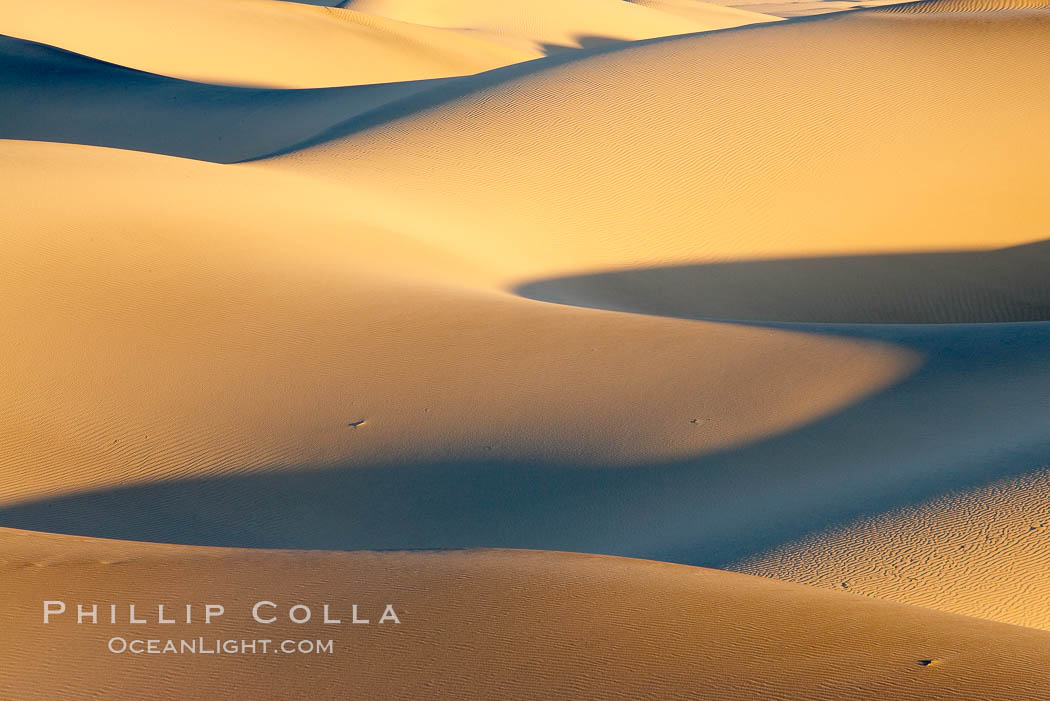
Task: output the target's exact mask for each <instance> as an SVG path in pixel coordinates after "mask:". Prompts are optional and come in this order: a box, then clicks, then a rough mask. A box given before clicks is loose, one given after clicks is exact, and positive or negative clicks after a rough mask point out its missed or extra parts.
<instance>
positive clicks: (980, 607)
mask: <svg viewBox="0 0 1050 701" xmlns="http://www.w3.org/2000/svg"><path fill="white" fill-rule="evenodd" d="M1048 532H1050V471H1048V470H1047V468H1045V467H1044V468H1042V469H1040V470H1036V471H1033V472H1032V473H1030V474H1027V475H1024V476H1022V477H1017V478H1011V479H1005V480H1000V481H998V482H996V483H995V484H992V485H989V486H987V487H984V488H981V489H975V490H969V491H961V492H960V491H956V492H953V493H949V494H945V495H943V496H940V497H938V498H936V499H932V500H928V501H926V502H925V503H922V504H918V505H915V506H911V507H908V508H905V509H899V510H895V511H893V512H890V513H886V514H883V515H881V516H878V517H874V518H869V519H864V520H862V521H859V522H857V523H852V524H848V525H844V526H839V527H836V528H833V529H828V530H826V531H823V532H820V533H816V534H813V535H811V536H809V537H807V538H805V539H803V540H801V541H799V542H796V543H790V544H786V545H784V546H782V547H780V548H777V549H775V550H774V551H772V552H769V553H765V554H763V555H761V556H759V557H755V558H751V559H748V560H746V561H744V562H740V563H736V564H733V565H731V566H730V569H733V570H736V571H740V572H747V573H749V574H756V575H762V576H767V577H776V578H777V579H782V580H787V581H793V582H800V583H803V584H808V585H812V586H818V587H823V588H829V589H844V590H848V591H850V592H852V593H856V594H865V595H867V596H874V597H877V598H879V599H885V600H888V601H899V602H903V603H908V604H916V605H919V606H925V607H927V608H933V609H937V610H940V611H948V612H952V613H960V614H964V615H968V616H976V617H978V618H986V619H989V620H995V621H1002V622H1004V623H1013V624H1016V625H1024V626H1031V627H1033V628H1042V629H1044V630H1050V607H1047V605H1046V602H1047V601H1048V600H1050V582H1048V581H1047V577H1046V572H1047V566H1048V563H1050V547H1048V546H1050V541H1048ZM814 563H820V566H819V567H814Z"/></svg>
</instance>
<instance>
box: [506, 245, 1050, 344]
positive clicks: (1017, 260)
mask: <svg viewBox="0 0 1050 701" xmlns="http://www.w3.org/2000/svg"><path fill="white" fill-rule="evenodd" d="M1048 276H1050V241H1040V242H1038V243H1032V244H1028V245H1023V246H1016V247H1012V248H1005V249H999V250H992V251H960V252H956V251H952V252H938V253H908V254H896V255H865V256H843V257H821V258H791V259H776V260H755V261H741V262H731V263H712V264H703V265H680V266H667V267H660V268H648V269H632V270H622V271H614V272H604V273H594V274H586V275H575V276H570V277H562V278H556V279H550V280H539V281H535V282H529V283H526V284H523V285H521V286H519V287H518V288H517V290H516V292H517V293H518V294H520V295H522V296H524V297H528V298H530V299H535V300H541V301H545V302H556V303H560V304H571V305H576V306H585V307H594V308H598V309H611V310H617V311H627V312H637V313H642V314H655V315H659V316H668V317H677V318H682V319H723V320H738V321H774V322H817V323H883V324H934V323H974V322H1003V321H1042V320H1047V319H1050V282H1048V280H1050V277H1048Z"/></svg>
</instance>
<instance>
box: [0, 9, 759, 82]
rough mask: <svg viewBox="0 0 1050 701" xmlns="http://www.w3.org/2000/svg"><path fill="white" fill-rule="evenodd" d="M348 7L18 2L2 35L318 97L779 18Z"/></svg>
mask: <svg viewBox="0 0 1050 701" xmlns="http://www.w3.org/2000/svg"><path fill="white" fill-rule="evenodd" d="M348 7H349V9H347V8H346V7H321V6H315V5H309V4H301V3H294V2H278V1H276V0H179V1H177V2H176V1H175V0H151V1H150V2H147V3H143V2H137V0H101V1H100V2H93V3H90V4H88V3H83V2H75V1H74V0H56V2H54V3H48V5H47V6H44V5H39V4H35V3H8V4H5V5H4V6H3V7H0V32H2V33H4V34H7V35H9V36H14V37H18V38H21V39H28V40H31V41H37V42H41V43H45V44H51V45H53V46H57V47H60V48H63V49H68V50H70V51H75V52H77V53H80V54H84V55H87V56H92V57H94V58H98V59H102V60H104V61H109V62H112V63H116V64H120V65H123V66H127V67H130V68H136V69H139V70H143V71H148V72H151V73H158V74H161V75H165V76H169V77H173V78H182V79H185V80H194V81H200V82H208V83H219V84H223V85H235V86H254V87H272V88H318V87H331V86H344V85H363V84H374V83H387V82H394V81H407V80H422V79H428V78H441V77H447V76H455V75H465V74H471V73H477V72H479V71H484V70H487V69H490V68H495V67H497V66H503V65H507V64H512V63H517V62H519V61H526V60H529V59H533V58H537V57H539V56H543V55H545V54H546V53H549V52H550V51H552V50H559V49H562V48H579V47H581V46H590V45H593V44H595V43H599V44H601V43H609V42H616V41H621V40H633V39H644V38H650V37H657V36H667V35H672V34H687V33H691V32H699V31H705V30H709V29H722V28H725V27H733V26H739V25H744V24H751V23H754V22H764V21H773V20H775V19H777V18H772V17H767V16H764V15H761V14H759V13H753V12H744V11H739V10H732V9H727V8H722V7H718V6H709V7H706V8H705V7H702V3H701V4H698V6H697V7H689V8H688V11H686V12H683V11H679V12H676V13H674V14H667V13H664V12H659V11H654V10H650V9H648V8H646V7H642V6H640V5H634V4H630V3H623V2H620V1H619V0H587V2H585V3H580V2H575V3H572V4H570V5H568V6H566V5H564V4H561V3H550V2H549V3H546V4H537V3H535V2H529V3H524V2H512V3H479V2H473V0H470V1H467V2H458V3H441V4H440V5H433V6H429V5H426V4H425V3H400V2H398V3H389V2H385V1H384V2H372V1H369V2H361V3H356V2H355V3H353V4H352V5H349V6H348ZM359 9H360V10H361V11H358V10H359ZM56 16H60V17H61V18H62V20H61V21H55V17H56Z"/></svg>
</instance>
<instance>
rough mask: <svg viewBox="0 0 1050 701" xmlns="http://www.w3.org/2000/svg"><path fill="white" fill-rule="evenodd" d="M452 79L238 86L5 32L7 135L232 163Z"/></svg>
mask: <svg viewBox="0 0 1050 701" xmlns="http://www.w3.org/2000/svg"><path fill="white" fill-rule="evenodd" d="M448 80H451V79H439V80H420V81H409V82H401V83H383V84H379V85H355V86H350V87H345V88H322V89H316V90H271V89H251V88H234V87H228V86H221V85H211V84H208V83H194V82H190V81H183V80H176V79H173V78H166V77H164V76H159V75H154V74H151V73H144V72H141V71H136V70H130V69H127V68H124V67H122V66H117V65H114V64H111V63H105V62H104V61H98V60H96V59H92V58H88V57H86V56H80V55H78V54H74V53H70V52H67V51H63V50H61V49H56V48H54V47H50V46H46V45H43V44H37V43H33V42H28V41H24V40H21V39H14V38H11V37H4V36H0V90H3V92H4V95H5V96H6V97H7V98H9V100H8V101H7V102H5V105H4V110H3V111H0V137H3V138H5V139H32V140H38V141H59V142H65V143H75V144H87V145H92V146H108V147H112V148H122V149H130V150H135V151H148V152H152V153H163V154H168V155H172V156H180V157H182V158H194V159H198V160H206V161H214V162H220V163H230V162H236V161H243V160H249V159H254V158H260V157H262V156H268V155H270V154H273V153H277V152H281V151H284V150H286V149H288V148H289V147H290V146H293V145H295V144H298V143H301V142H303V141H306V140H310V139H313V138H314V137H315V136H316V135H317V134H318V133H324V132H325V131H327V130H329V129H332V128H335V127H338V126H340V125H343V124H345V123H346V121H347V120H351V119H354V118H355V117H356V118H363V117H364V116H365V115H368V114H369V113H370V112H372V111H374V110H377V109H381V108H382V107H383V105H386V104H388V103H391V102H396V101H398V100H400V99H403V98H406V97H408V96H410V95H412V94H414V93H417V92H421V91H424V90H433V89H438V88H440V86H442V85H445V84H446V83H447V81H448Z"/></svg>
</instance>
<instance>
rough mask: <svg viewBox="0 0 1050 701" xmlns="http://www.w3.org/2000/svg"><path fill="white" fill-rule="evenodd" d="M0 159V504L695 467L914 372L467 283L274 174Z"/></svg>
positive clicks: (9, 153) (13, 153)
mask: <svg viewBox="0 0 1050 701" xmlns="http://www.w3.org/2000/svg"><path fill="white" fill-rule="evenodd" d="M0 157H2V158H3V159H4V161H5V167H4V177H5V179H6V182H5V187H6V188H7V191H8V192H9V193H11V195H12V196H13V197H15V198H16V200H17V201H19V202H20V206H19V208H18V209H16V210H6V211H4V212H3V213H2V214H0V224H2V226H3V227H4V229H5V230H7V231H18V232H19V234H18V236H17V237H16V238H15V239H14V240H13V241H12V242H11V243H10V244H9V245H8V247H7V255H6V257H5V261H4V268H5V274H4V275H3V276H2V278H0V290H2V292H0V295H2V296H3V297H4V299H5V300H7V302H6V304H5V305H4V306H3V308H2V309H0V320H2V322H3V324H4V325H5V326H6V327H7V328H10V329H17V330H18V331H17V333H18V338H19V342H18V343H15V344H8V345H6V346H5V347H4V349H3V352H2V353H3V356H2V360H3V364H4V365H5V367H6V368H7V369H8V370H9V372H7V373H5V374H4V376H3V377H2V379H0V416H2V417H5V420H4V421H3V423H2V425H0V437H2V440H0V442H2V444H3V445H4V446H5V450H4V453H3V457H2V458H0V469H2V470H3V473H4V474H6V475H10V479H7V480H4V481H3V487H2V488H0V495H2V498H3V499H4V500H5V501H8V503H10V501H11V500H15V499H24V498H30V497H33V496H40V495H42V494H45V493H68V492H75V491H77V490H83V489H92V488H101V487H105V486H113V485H118V484H126V483H129V481H135V482H139V481H143V480H157V479H165V478H178V477H198V476H202V475H208V474H222V473H229V472H231V471H232V472H238V471H245V470H252V469H254V470H259V469H267V468H269V469H276V468H297V467H300V466H302V467H304V468H322V467H327V466H344V467H345V466H352V465H369V464H376V463H382V464H388V465H389V464H409V465H411V464H419V463H420V462H421V461H430V460H457V459H458V460H463V461H470V460H492V459H500V460H526V461H532V462H534V463H536V464H551V465H562V466H564V465H575V466H581V467H582V466H587V465H591V466H624V465H630V464H633V463H639V462H642V463H644V462H649V461H654V460H662V459H669V458H673V457H684V456H695V455H699V454H703V453H710V452H714V451H717V450H722V449H725V448H728V447H731V446H734V445H739V444H742V443H746V442H749V441H753V440H758V439H761V438H763V437H767V436H770V435H776V434H778V433H781V432H784V431H789V430H791V429H792V428H794V427H797V426H799V425H803V424H805V423H808V422H812V421H815V420H817V419H819V418H820V417H822V416H825V415H828V414H830V413H833V412H835V411H836V410H838V409H839V408H841V407H843V406H847V405H849V404H851V403H853V402H856V401H858V400H859V399H861V398H862V397H864V396H867V395H869V394H871V393H873V392H877V391H879V390H880V389H882V388H884V387H886V386H887V385H889V384H891V383H893V382H895V381H897V380H898V379H900V378H901V377H903V376H905V375H907V374H908V373H910V372H912V371H913V370H914V369H915V367H916V365H917V363H918V357H917V355H916V354H914V353H912V352H910V351H908V350H906V349H902V348H898V347H895V346H893V345H892V344H883V343H879V342H868V341H853V340H849V339H834V338H824V337H820V336H816V335H808V334H802V333H794V332H788V331H776V330H769V329H753V328H744V327H740V326H732V325H725V324H694V323H692V322H686V321H676V320H667V319H655V318H645V317H640V316H634V315H617V314H609V313H607V312H597V311H592V310H584V309H574V308H570V307H561V306H554V305H545V304H538V303H535V302H531V301H528V300H523V299H520V298H515V297H512V296H510V295H505V294H500V293H498V292H494V291H491V290H486V289H484V287H483V286H481V284H480V283H478V284H477V285H476V286H470V285H467V284H465V282H464V281H465V280H469V276H470V275H471V274H472V270H475V269H476V268H472V267H471V266H470V265H469V264H465V263H464V262H463V261H462V260H461V259H459V258H457V256H455V255H454V254H450V253H448V252H446V251H444V250H443V249H441V248H440V247H432V246H428V245H425V244H420V242H419V241H418V240H415V239H412V238H404V237H400V236H398V235H396V234H394V233H391V232H389V231H384V230H381V229H373V228H370V227H368V226H366V225H361V224H360V223H358V222H357V221H356V213H357V212H358V211H361V210H364V209H366V208H367V207H369V203H368V202H366V201H363V200H362V201H360V202H359V203H356V204H355V203H354V202H353V197H352V195H351V194H350V193H347V192H346V191H345V190H343V189H342V188H325V187H318V186H317V185H316V184H314V183H312V182H308V181H303V180H298V179H296V178H289V177H287V176H282V175H281V174H279V173H278V174H274V173H268V172H260V171H257V170H255V169H251V168H244V167H239V168H231V167H229V166H220V165H214V164H208V163H201V162H196V161H188V160H182V159H174V158H167V157H162V156H154V155H148V154H141V153H133V152H127V151H116V150H110V149H99V148H93V147H84V146H71V145H66V144H48V143H34V142H11V141H9V142H3V143H2V144H0ZM55 173H62V174H63V183H64V188H65V191H64V195H63V197H62V198H60V199H57V200H56V198H55V197H54V190H53V183H54V180H53V178H54V174H55ZM337 201H338V202H340V203H341V206H340V207H332V206H331V205H332V203H333V202H337ZM358 207H359V208H360V209H358ZM203 348H207V349H208V352H206V353H203V352H202V349H203ZM671 368H674V371H673V372H672V371H670V369H671ZM759 368H763V369H762V370H760V369H759ZM610 373H611V374H612V376H616V377H621V378H624V379H623V380H622V381H620V382H618V383H616V384H610V383H608V382H607V381H606V378H608V377H609V376H610ZM567 386H570V387H572V390H571V392H568V393H567V392H566V387H567ZM643 388H644V391H643ZM58 416H62V419H61V424H62V427H61V428H58V427H56V426H55V424H54V421H55V420H56V418H57V417H58ZM49 417H50V418H49ZM698 417H700V418H698ZM701 418H702V420H703V423H702V424H701V423H700V419H701ZM692 419H697V420H696V421H692ZM357 421H365V422H366V423H365V424H363V425H360V426H355V425H352V424H353V422H357ZM15 475H18V476H19V477H18V478H17V479H16V478H15Z"/></svg>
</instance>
